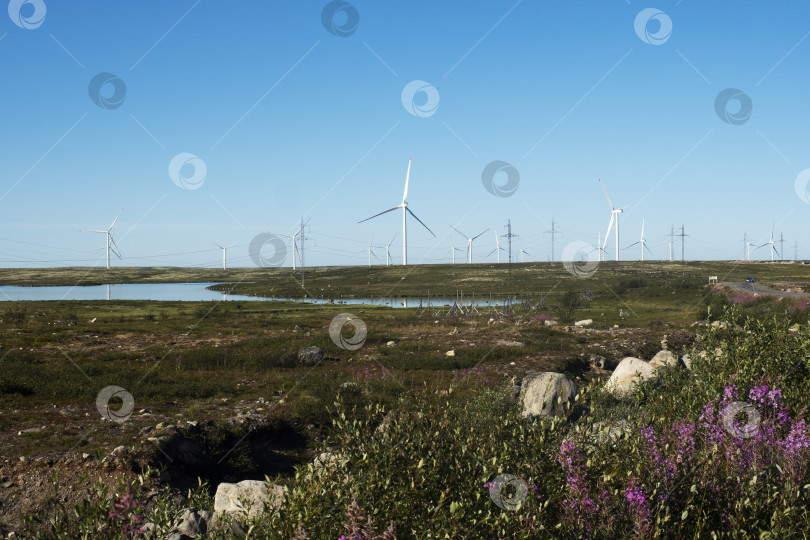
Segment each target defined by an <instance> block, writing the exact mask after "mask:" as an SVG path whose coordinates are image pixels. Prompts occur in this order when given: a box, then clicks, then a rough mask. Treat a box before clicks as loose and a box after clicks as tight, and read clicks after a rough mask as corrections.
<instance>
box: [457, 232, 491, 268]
mask: <svg viewBox="0 0 810 540" xmlns="http://www.w3.org/2000/svg"><path fill="white" fill-rule="evenodd" d="M450 228H451V229H453V230H454V231H456V232H457V233H458V234H460V235H461V236H463V237H464V238H466V239H467V264H472V243H473V240H475V239H476V238H478V237H479V236H481V235H482V234H484V233H485V232H487V231H484V232H482V233H480V234H476V235H475V236H473V237H472V238H470V237H469V236H467V235H466V234H464V233H463V232H461V231H460V230H458V229H456V228H455V227H453V226H452V225H450Z"/></svg>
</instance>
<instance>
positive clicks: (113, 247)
mask: <svg viewBox="0 0 810 540" xmlns="http://www.w3.org/2000/svg"><path fill="white" fill-rule="evenodd" d="M123 212H124V209H123V208H122V209H121V212H118V215H117V216H115V219H114V220H113V222H112V225H110V226H109V227H108V228H106V229H104V230H99V229H94V230H85V231H79V232H93V233H102V234H106V235H107V247H106V249H107V270H109V269H110V250H112V252H113V253H115V255H116V257H118V258H119V259H121V254H120V253H118V244H116V243H115V240H113V236H112V230H113V227H115V223H116V222H117V221H118V218H119V217H121V214H122V213H123ZM99 249H104V248H99ZM122 260H123V259H122Z"/></svg>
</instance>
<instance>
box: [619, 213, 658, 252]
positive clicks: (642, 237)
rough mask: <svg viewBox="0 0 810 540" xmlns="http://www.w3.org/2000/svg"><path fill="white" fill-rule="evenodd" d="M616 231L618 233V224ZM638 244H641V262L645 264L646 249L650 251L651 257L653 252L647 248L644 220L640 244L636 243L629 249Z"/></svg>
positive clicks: (642, 221)
mask: <svg viewBox="0 0 810 540" xmlns="http://www.w3.org/2000/svg"><path fill="white" fill-rule="evenodd" d="M616 230H617V231H618V223H617V228H616ZM636 244H641V262H644V250H645V249H646V250H647V251H649V252H650V255H652V250H651V249H650V248H648V247H647V239H646V238H644V220H643V219H642V220H641V240H639V241H638V242H634V243H632V244H630V245H629V246H627V247H628V248H631V247H633V246H635V245H636Z"/></svg>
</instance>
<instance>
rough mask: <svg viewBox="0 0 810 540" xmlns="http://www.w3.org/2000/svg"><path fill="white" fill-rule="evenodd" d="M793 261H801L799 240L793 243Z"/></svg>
mask: <svg viewBox="0 0 810 540" xmlns="http://www.w3.org/2000/svg"><path fill="white" fill-rule="evenodd" d="M793 260H794V261H798V260H799V241H798V240H794V241H793Z"/></svg>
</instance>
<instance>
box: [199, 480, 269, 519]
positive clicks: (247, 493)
mask: <svg viewBox="0 0 810 540" xmlns="http://www.w3.org/2000/svg"><path fill="white" fill-rule="evenodd" d="M283 500H284V488H282V487H281V486H277V485H276V484H268V483H267V482H264V481H262V480H242V481H241V482H239V483H237V484H229V483H227V482H223V483H222V484H220V485H219V486H217V493H216V495H215V496H214V512H217V513H219V512H225V513H227V514H242V515H243V516H247V517H254V516H257V515H260V514H261V513H263V512H264V508H265V505H266V506H267V507H268V508H270V507H272V508H278V507H279V506H281V503H282V501H283Z"/></svg>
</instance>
